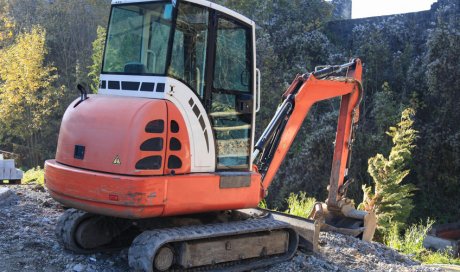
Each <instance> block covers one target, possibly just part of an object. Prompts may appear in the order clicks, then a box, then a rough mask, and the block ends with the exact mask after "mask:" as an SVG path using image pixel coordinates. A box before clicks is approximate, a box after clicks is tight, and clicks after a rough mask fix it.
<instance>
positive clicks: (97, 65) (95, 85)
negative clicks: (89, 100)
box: [88, 26, 107, 93]
mask: <svg viewBox="0 0 460 272" xmlns="http://www.w3.org/2000/svg"><path fill="white" fill-rule="evenodd" d="M106 33H107V30H106V29H105V28H104V27H102V26H98V27H97V38H96V40H94V42H93V55H92V56H91V59H92V60H93V64H92V65H91V66H90V67H88V69H89V73H88V77H89V78H90V79H91V84H90V87H91V90H93V93H97V91H98V90H99V74H100V72H101V67H102V59H103V54H104V46H105V38H106Z"/></svg>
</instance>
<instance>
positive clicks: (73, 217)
mask: <svg viewBox="0 0 460 272" xmlns="http://www.w3.org/2000/svg"><path fill="white" fill-rule="evenodd" d="M89 217H90V215H89V214H88V213H86V212H84V211H80V210H76V209H68V210H66V211H65V212H64V213H63V214H62V215H61V217H59V219H58V223H57V225H56V228H55V234H56V238H57V240H58V242H59V244H61V246H62V247H64V248H65V249H68V250H71V251H73V252H76V253H80V254H85V253H89V252H90V251H89V250H85V249H83V248H81V247H80V246H79V245H78V244H76V242H75V239H74V236H73V235H74V228H75V225H76V224H77V225H78V223H79V222H81V221H83V220H84V219H86V218H89Z"/></svg>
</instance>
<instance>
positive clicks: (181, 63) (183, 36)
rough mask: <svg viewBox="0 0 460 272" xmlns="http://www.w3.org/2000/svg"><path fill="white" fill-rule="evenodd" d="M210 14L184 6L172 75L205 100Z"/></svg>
mask: <svg viewBox="0 0 460 272" xmlns="http://www.w3.org/2000/svg"><path fill="white" fill-rule="evenodd" d="M208 20H209V13H208V10H207V9H206V8H203V7H199V6H196V5H193V4H189V3H180V4H179V8H178V13H177V22H176V30H175V33H174V42H173V47H172V54H171V65H170V67H169V70H168V75H169V76H171V77H174V78H177V79H180V80H182V81H183V82H185V83H186V84H188V85H189V86H190V87H191V88H192V89H193V90H194V91H195V92H196V93H197V94H198V95H199V96H200V97H201V98H203V97H204V88H205V84H204V80H205V64H206V50H207V40H208Z"/></svg>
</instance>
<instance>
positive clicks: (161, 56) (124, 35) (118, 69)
mask: <svg viewBox="0 0 460 272" xmlns="http://www.w3.org/2000/svg"><path fill="white" fill-rule="evenodd" d="M172 11H173V7H172V5H171V4H168V3H165V2H157V3H150V4H142V5H122V6H114V7H113V8H112V15H111V19H110V24H109V30H108V36H107V44H106V49H105V56H104V63H103V68H102V72H104V73H123V74H158V75H165V74H166V64H167V55H168V44H169V40H170V34H171V25H172Z"/></svg>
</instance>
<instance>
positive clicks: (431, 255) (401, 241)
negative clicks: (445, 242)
mask: <svg viewBox="0 0 460 272" xmlns="http://www.w3.org/2000/svg"><path fill="white" fill-rule="evenodd" d="M433 224H434V221H433V220H430V219H428V220H427V222H426V224H423V223H422V222H420V223H419V224H415V225H412V226H410V227H409V228H408V229H406V231H405V233H404V235H402V236H401V235H400V233H399V230H398V227H397V226H396V225H395V226H394V227H393V228H392V229H391V231H389V232H388V234H387V235H386V236H385V238H384V241H385V244H386V245H387V246H389V247H391V248H393V249H396V250H397V251H399V252H401V253H404V254H407V255H410V256H413V258H414V259H416V260H418V261H420V262H423V263H426V264H457V265H460V259H456V258H454V257H452V256H451V255H450V254H449V252H448V250H446V251H438V252H433V251H430V250H427V249H426V248H424V247H423V240H425V237H426V235H427V233H428V231H429V229H430V228H431V226H433Z"/></svg>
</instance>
